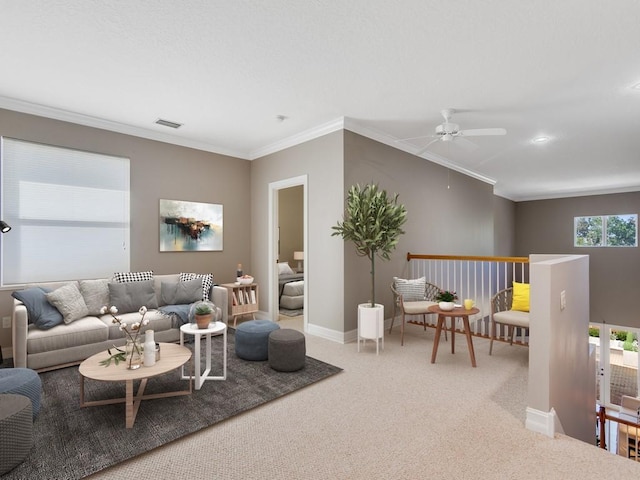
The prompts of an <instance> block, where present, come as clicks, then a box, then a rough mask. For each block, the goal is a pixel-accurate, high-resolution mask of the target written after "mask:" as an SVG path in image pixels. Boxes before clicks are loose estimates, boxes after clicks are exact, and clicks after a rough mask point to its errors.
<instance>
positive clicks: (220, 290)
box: [211, 285, 229, 325]
mask: <svg viewBox="0 0 640 480" xmlns="http://www.w3.org/2000/svg"><path fill="white" fill-rule="evenodd" d="M211 301H212V302H213V304H214V305H215V306H216V307H218V308H219V309H220V310H222V320H221V321H222V322H224V323H226V324H227V325H228V321H229V292H228V291H227V289H226V288H224V287H219V286H217V285H214V286H213V287H212V288H211Z"/></svg>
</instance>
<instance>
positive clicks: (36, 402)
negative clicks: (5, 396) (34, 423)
mask: <svg viewBox="0 0 640 480" xmlns="http://www.w3.org/2000/svg"><path fill="white" fill-rule="evenodd" d="M0 393H17V394H18V395H24V396H25V397H29V399H30V400H31V404H32V412H33V418H36V417H37V416H38V413H40V394H41V393H42V382H41V381H40V377H39V376H38V374H37V373H36V371H35V370H31V369H30V368H2V369H0Z"/></svg>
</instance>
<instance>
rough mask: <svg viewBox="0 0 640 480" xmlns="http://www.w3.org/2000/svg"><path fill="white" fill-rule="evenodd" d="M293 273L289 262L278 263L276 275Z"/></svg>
mask: <svg viewBox="0 0 640 480" xmlns="http://www.w3.org/2000/svg"><path fill="white" fill-rule="evenodd" d="M295 273H296V272H294V271H293V270H292V269H291V267H290V266H289V262H280V263H278V275H294V274H295Z"/></svg>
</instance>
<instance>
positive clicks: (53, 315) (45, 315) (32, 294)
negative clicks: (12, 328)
mask: <svg viewBox="0 0 640 480" xmlns="http://www.w3.org/2000/svg"><path fill="white" fill-rule="evenodd" d="M50 291H51V289H48V288H42V287H33V288H27V289H25V290H17V291H15V292H13V293H12V294H11V296H12V297H13V298H15V299H17V300H20V301H21V302H22V303H24V306H25V307H26V308H27V315H29V323H33V324H34V325H35V326H36V327H38V328H39V329H41V330H48V329H50V328H52V327H55V326H56V325H60V324H61V323H63V319H62V314H61V313H60V312H59V311H58V309H57V308H56V307H54V306H53V305H51V304H50V303H49V302H48V301H47V297H46V294H47V293H49V292H50Z"/></svg>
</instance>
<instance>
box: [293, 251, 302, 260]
mask: <svg viewBox="0 0 640 480" xmlns="http://www.w3.org/2000/svg"><path fill="white" fill-rule="evenodd" d="M293 259H294V260H304V252H293Z"/></svg>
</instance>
